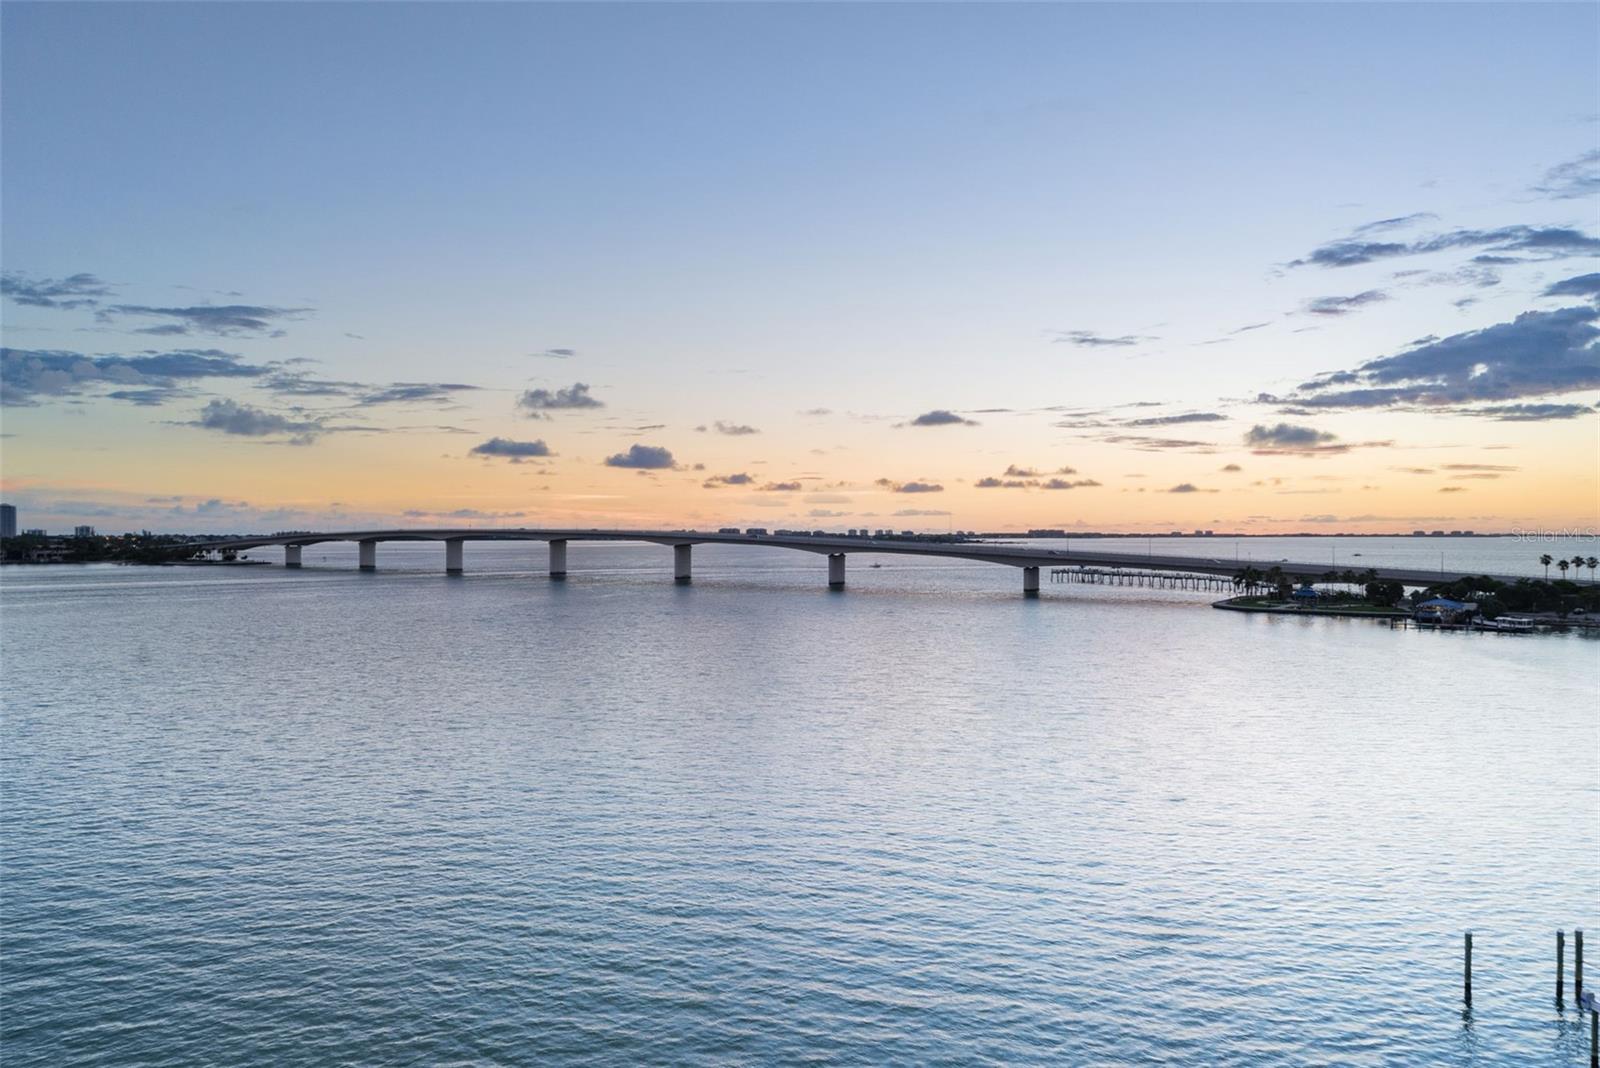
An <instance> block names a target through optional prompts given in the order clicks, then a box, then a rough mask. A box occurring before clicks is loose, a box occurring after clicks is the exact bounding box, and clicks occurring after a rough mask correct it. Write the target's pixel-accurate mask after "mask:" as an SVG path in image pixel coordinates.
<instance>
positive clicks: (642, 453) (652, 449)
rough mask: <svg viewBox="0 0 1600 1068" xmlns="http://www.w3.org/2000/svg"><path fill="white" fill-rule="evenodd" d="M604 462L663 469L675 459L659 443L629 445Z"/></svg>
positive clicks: (608, 464)
mask: <svg viewBox="0 0 1600 1068" xmlns="http://www.w3.org/2000/svg"><path fill="white" fill-rule="evenodd" d="M584 388H585V389H587V388H588V387H587V386H585V387H584ZM605 464H606V466H607V467H629V468H634V469H636V470H640V471H663V470H668V469H670V468H673V467H676V466H677V461H676V460H674V459H673V458H672V453H671V452H670V451H669V450H667V449H664V448H661V447H660V446H659V445H630V446H628V451H627V452H619V453H616V454H615V455H612V456H607V457H606V459H605Z"/></svg>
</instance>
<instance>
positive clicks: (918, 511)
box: [891, 508, 950, 519]
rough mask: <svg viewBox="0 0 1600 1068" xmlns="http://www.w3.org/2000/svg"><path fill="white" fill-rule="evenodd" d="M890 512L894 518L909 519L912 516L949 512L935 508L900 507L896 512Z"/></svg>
mask: <svg viewBox="0 0 1600 1068" xmlns="http://www.w3.org/2000/svg"><path fill="white" fill-rule="evenodd" d="M891 514H892V515H894V516H895V517H896V518H902V519H910V518H912V517H914V516H943V515H949V514H950V513H949V512H945V511H941V510H939V509H937V508H902V509H900V510H899V511H898V512H894V513H891Z"/></svg>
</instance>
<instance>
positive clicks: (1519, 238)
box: [1289, 226, 1600, 267]
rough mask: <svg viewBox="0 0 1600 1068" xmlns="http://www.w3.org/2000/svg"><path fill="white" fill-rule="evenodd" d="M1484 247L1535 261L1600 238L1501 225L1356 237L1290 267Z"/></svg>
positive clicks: (1598, 243)
mask: <svg viewBox="0 0 1600 1068" xmlns="http://www.w3.org/2000/svg"><path fill="white" fill-rule="evenodd" d="M1465 248H1484V249H1488V250H1489V251H1491V252H1500V253H1506V252H1516V253H1523V254H1524V255H1526V256H1530V257H1532V258H1535V259H1546V260H1555V259H1565V258H1568V257H1571V256H1590V255H1593V254H1594V253H1596V252H1600V238H1593V237H1590V236H1589V235H1587V234H1585V233H1583V232H1582V231H1580V230H1574V229H1571V228H1570V227H1560V226H1543V227H1540V226H1502V227H1499V228H1497V229H1494V230H1451V231H1449V232H1448V233H1443V234H1435V235H1433V236H1431V237H1425V238H1422V239H1420V240H1416V241H1364V240H1361V239H1360V236H1359V235H1353V236H1351V237H1349V238H1344V239H1342V240H1339V241H1331V242H1329V243H1327V244H1325V245H1322V246H1320V247H1319V248H1316V249H1313V250H1312V251H1311V252H1310V253H1308V254H1307V255H1306V256H1305V257H1304V258H1303V259H1298V260H1294V261H1293V262H1291V263H1290V264H1289V266H1290V267H1303V266H1308V265H1309V266H1313V267H1353V266H1355V265H1357V264H1362V263H1372V262H1374V261H1376V260H1382V259H1393V258H1395V257H1399V256H1420V255H1426V254H1428V253H1433V252H1446V251H1450V250H1454V249H1465Z"/></svg>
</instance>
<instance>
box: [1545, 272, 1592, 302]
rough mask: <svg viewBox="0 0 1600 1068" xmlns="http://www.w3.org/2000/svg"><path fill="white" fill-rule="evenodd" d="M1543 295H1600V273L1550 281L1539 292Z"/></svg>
mask: <svg viewBox="0 0 1600 1068" xmlns="http://www.w3.org/2000/svg"><path fill="white" fill-rule="evenodd" d="M1540 295H1541V296H1545V297H1600V274H1580V275H1578V276H1576V277H1574V278H1567V279H1563V280H1562V281H1560V282H1552V283H1551V284H1550V285H1548V286H1545V289H1544V292H1543V293H1542V294H1540Z"/></svg>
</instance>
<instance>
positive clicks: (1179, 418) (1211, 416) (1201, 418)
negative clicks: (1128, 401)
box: [1121, 412, 1228, 427]
mask: <svg viewBox="0 0 1600 1068" xmlns="http://www.w3.org/2000/svg"><path fill="white" fill-rule="evenodd" d="M1227 418H1228V417H1227V416H1225V415H1223V414H1221V413H1220V412H1188V413H1186V414H1184V415H1152V416H1148V417H1147V418H1144V419H1126V420H1123V422H1122V424H1121V425H1122V426H1129V427H1135V426H1177V425H1179V424H1182V423H1218V422H1223V421H1225V420H1226V419H1227Z"/></svg>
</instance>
